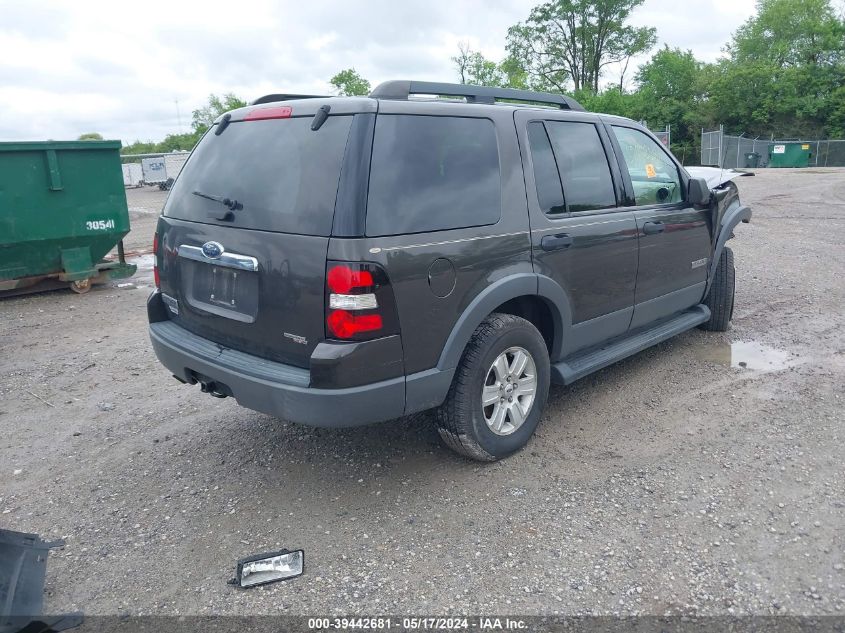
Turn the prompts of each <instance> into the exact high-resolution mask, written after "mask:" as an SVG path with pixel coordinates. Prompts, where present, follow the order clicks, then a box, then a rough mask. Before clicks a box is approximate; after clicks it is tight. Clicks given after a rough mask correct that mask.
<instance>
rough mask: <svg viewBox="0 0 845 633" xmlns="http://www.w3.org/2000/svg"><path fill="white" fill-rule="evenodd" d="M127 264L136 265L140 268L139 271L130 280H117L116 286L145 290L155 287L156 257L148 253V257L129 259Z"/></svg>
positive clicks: (141, 256)
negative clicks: (154, 269) (154, 267)
mask: <svg viewBox="0 0 845 633" xmlns="http://www.w3.org/2000/svg"><path fill="white" fill-rule="evenodd" d="M126 262H127V263H129V264H135V265H136V266H137V267H138V270H137V271H136V272H135V274H134V275H132V276H131V277H129V278H128V279H120V280H116V282H115V285H116V286H117V287H118V288H140V289H145V288H149V287H150V286H152V285H153V266H155V256H154V255H153V254H152V253H147V254H146V255H136V256H135V257H127V258H126Z"/></svg>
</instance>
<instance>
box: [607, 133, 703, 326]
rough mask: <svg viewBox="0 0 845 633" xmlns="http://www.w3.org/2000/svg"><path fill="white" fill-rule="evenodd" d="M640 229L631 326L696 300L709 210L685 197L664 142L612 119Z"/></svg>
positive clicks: (700, 288)
mask: <svg viewBox="0 0 845 633" xmlns="http://www.w3.org/2000/svg"><path fill="white" fill-rule="evenodd" d="M608 129H609V133H610V134H611V135H612V138H613V141H614V143H615V145H616V147H617V148H618V153H619V154H620V156H621V158H620V164H621V165H622V169H623V176H624V177H625V180H626V187H627V188H628V193H629V197H630V198H632V199H633V202H634V207H633V212H634V216H635V217H636V220H637V229H638V231H639V236H640V237H639V244H640V254H639V272H638V274H637V292H636V306H635V308H634V317H633V320H632V323H631V327H632V328H637V327H640V326H643V325H647V324H648V323H651V322H653V321H658V320H660V319H663V318H666V317H670V316H672V315H673V314H676V313H677V312H680V311H682V310H685V309H687V308H689V307H691V306H693V305H696V304H698V303H699V302H700V301H701V297H702V295H703V294H704V288H705V285H706V282H707V270H708V263H709V261H710V260H709V258H710V251H711V237H710V227H709V224H708V219H709V213H710V211H709V209H707V208H701V209H696V208H695V207H693V206H692V205H691V204H689V203H687V202H686V182H685V180H684V178H683V177H682V173H681V170H680V169H679V167H678V165H677V163H676V162H675V161H674V160H673V158H672V157H671V156H670V155H669V153H668V152H667V151H666V149H665V148H664V146H663V144H662V143H660V142H658V141H657V140H655V139H654V138H652V137H651V136H650V135H648V134H646V133H645V132H643V131H642V130H639V129H637V128H635V127H633V126H630V127H629V126H626V125H623V124H618V123H617V122H615V121H614V122H612V123H611V125H609V126H608Z"/></svg>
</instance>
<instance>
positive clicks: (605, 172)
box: [546, 121, 616, 213]
mask: <svg viewBox="0 0 845 633" xmlns="http://www.w3.org/2000/svg"><path fill="white" fill-rule="evenodd" d="M546 129H547V130H548V132H549V140H550V141H551V143H552V149H553V150H554V154H555V160H556V161H557V167H558V170H559V171H560V180H561V182H562V183H563V197H564V198H565V199H566V207H567V210H568V211H570V212H573V213H574V212H577V211H592V210H595V209H609V208H612V207H615V206H616V194H615V193H614V190H613V179H612V178H611V176H610V167H609V166H608V164H607V156H605V153H604V147H603V146H602V143H601V139H600V138H599V133H598V130H597V129H596V126H595V125H593V124H592V123H575V122H570V121H546Z"/></svg>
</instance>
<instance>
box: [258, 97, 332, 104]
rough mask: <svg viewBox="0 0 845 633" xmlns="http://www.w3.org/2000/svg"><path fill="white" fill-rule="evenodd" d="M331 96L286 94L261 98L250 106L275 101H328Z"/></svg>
mask: <svg viewBox="0 0 845 633" xmlns="http://www.w3.org/2000/svg"><path fill="white" fill-rule="evenodd" d="M330 96H331V95H286V94H272V95H264V96H263V97H259V98H258V99H256V100H255V101H253V102H252V103H250V104H249V105H260V104H262V103H272V102H274V101H293V100H294V99H327V98H328V97H330Z"/></svg>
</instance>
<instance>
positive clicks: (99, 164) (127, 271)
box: [0, 141, 135, 293]
mask: <svg viewBox="0 0 845 633" xmlns="http://www.w3.org/2000/svg"><path fill="white" fill-rule="evenodd" d="M119 152H120V141H47V142H22V143H0V291H9V290H16V289H20V288H24V287H27V286H32V285H34V284H36V283H37V282H39V281H43V280H45V279H52V280H54V281H58V282H60V283H61V284H62V285H64V284H70V286H71V288H73V289H74V290H75V291H76V292H80V293H81V292H87V291H88V290H89V289H90V287H91V284H92V283H96V282H100V281H104V280H106V279H109V278H120V277H129V276H131V275H133V274H135V266H134V265H133V264H127V263H126V261H125V258H124V256H123V242H122V238H123V236H124V235H126V234H127V233H128V232H129V211H128V209H127V206H126V192H125V190H124V187H123V174H122V171H121V167H120V153H119ZM115 245H117V246H118V260H117V261H106V260H104V259H103V257H105V256H106V254H108V253H109V251H111V250H112V248H114V246H115Z"/></svg>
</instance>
